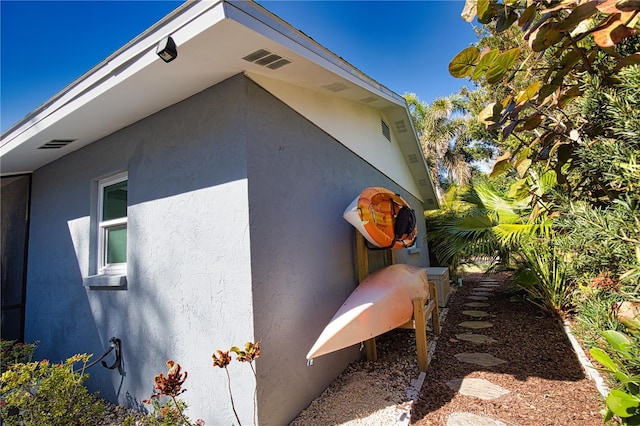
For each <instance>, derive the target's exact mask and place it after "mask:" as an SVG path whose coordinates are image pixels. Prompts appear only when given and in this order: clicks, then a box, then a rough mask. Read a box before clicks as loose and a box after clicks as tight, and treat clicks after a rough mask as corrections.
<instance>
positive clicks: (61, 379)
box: [0, 354, 104, 426]
mask: <svg viewBox="0 0 640 426" xmlns="http://www.w3.org/2000/svg"><path fill="white" fill-rule="evenodd" d="M90 357H91V355H87V354H82V355H74V356H72V357H71V358H69V359H67V360H66V361H65V362H64V363H60V364H52V363H50V362H49V361H47V360H43V361H39V362H27V363H17V364H14V365H12V366H10V367H9V369H8V370H7V371H6V372H4V373H3V374H2V377H1V378H0V392H1V393H2V407H1V409H0V410H1V412H2V418H3V420H4V422H5V423H6V425H7V426H13V425H23V426H31V425H33V426H41V425H70V424H92V423H93V422H95V421H96V420H97V419H98V418H99V417H100V416H102V414H103V412H104V405H103V403H102V402H100V401H99V400H98V399H97V398H95V396H94V395H92V394H90V393H89V391H88V390H87V388H85V387H84V386H83V383H84V382H85V381H86V380H87V378H88V375H86V374H85V373H84V368H85V366H86V365H87V361H88V360H89V358H90ZM78 363H80V364H81V365H82V367H81V368H80V370H79V372H74V369H73V367H74V365H75V364H78Z"/></svg>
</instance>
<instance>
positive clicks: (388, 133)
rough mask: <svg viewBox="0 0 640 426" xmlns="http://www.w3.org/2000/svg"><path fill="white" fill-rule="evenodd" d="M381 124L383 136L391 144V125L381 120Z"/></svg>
mask: <svg viewBox="0 0 640 426" xmlns="http://www.w3.org/2000/svg"><path fill="white" fill-rule="evenodd" d="M380 124H381V126H382V134H383V135H384V137H385V138H387V140H388V141H389V142H391V130H389V125H388V124H387V123H385V122H384V120H380Z"/></svg>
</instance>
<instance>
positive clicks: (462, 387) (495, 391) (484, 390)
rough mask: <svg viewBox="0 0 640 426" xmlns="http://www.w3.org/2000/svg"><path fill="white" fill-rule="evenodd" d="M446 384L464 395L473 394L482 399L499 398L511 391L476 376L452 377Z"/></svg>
mask: <svg viewBox="0 0 640 426" xmlns="http://www.w3.org/2000/svg"><path fill="white" fill-rule="evenodd" d="M447 386H448V387H449V388H450V389H451V390H453V391H455V392H458V393H459V394H462V395H464V396H474V397H476V398H480V399H484V400H485V401H489V400H492V399H496V398H500V397H501V396H503V395H506V394H508V393H511V392H510V391H509V390H508V389H505V388H503V387H502V386H498V385H496V384H493V383H491V382H490V381H488V380H485V379H477V378H464V379H453V380H450V381H448V382H447Z"/></svg>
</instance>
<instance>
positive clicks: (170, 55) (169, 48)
mask: <svg viewBox="0 0 640 426" xmlns="http://www.w3.org/2000/svg"><path fill="white" fill-rule="evenodd" d="M156 53H157V54H158V56H160V58H162V60H163V61H165V62H171V61H173V60H174V59H175V58H176V57H177V56H178V49H176V42H175V41H173V39H172V38H171V36H167V37H165V38H163V39H162V40H161V41H160V43H158V48H157V49H156Z"/></svg>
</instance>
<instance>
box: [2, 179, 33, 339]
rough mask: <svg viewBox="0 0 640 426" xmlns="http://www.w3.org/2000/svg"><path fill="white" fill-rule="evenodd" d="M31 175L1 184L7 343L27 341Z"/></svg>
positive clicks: (3, 322)
mask: <svg viewBox="0 0 640 426" xmlns="http://www.w3.org/2000/svg"><path fill="white" fill-rule="evenodd" d="M30 196H31V175H20V176H8V177H2V179H1V185H0V210H1V211H2V213H1V217H0V220H1V222H0V230H1V237H2V241H1V244H2V245H1V246H0V257H1V261H2V263H1V265H0V275H1V277H2V288H1V290H2V293H0V294H1V299H2V326H1V330H0V336H1V337H2V339H4V340H18V341H20V342H22V341H23V340H24V306H25V296H26V282H27V243H28V239H29V203H30Z"/></svg>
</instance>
